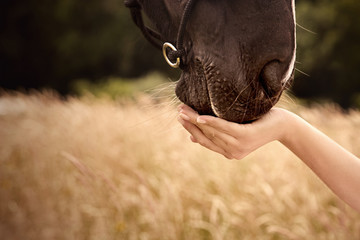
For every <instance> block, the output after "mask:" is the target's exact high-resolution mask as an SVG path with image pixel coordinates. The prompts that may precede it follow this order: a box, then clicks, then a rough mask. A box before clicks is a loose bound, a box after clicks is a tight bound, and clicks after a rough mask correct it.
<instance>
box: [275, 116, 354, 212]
mask: <svg viewBox="0 0 360 240" xmlns="http://www.w3.org/2000/svg"><path fill="white" fill-rule="evenodd" d="M288 117H289V118H291V119H290V120H289V121H287V123H286V126H285V128H287V129H288V130H289V131H287V132H286V134H285V135H284V136H283V138H282V139H280V141H281V142H282V143H283V144H284V145H285V146H286V147H287V148H289V149H290V150H291V151H292V152H293V153H294V154H296V155H297V156H298V157H299V158H300V159H301V160H302V161H303V162H304V163H305V164H307V165H308V166H309V167H310V168H311V169H312V170H313V171H314V172H315V173H316V174H317V175H318V176H319V177H320V179H321V180H322V181H324V182H325V183H326V184H327V185H328V187H329V188H330V189H332V190H333V191H334V193H336V194H337V195H338V196H339V197H340V198H342V199H343V200H344V201H345V202H347V203H348V204H349V205H350V206H352V207H353V208H355V209H357V210H358V211H360V160H359V159H358V158H357V157H356V156H354V155H353V154H351V153H350V152H348V151H347V150H345V149H344V148H342V147H341V146H340V145H339V144H337V143H336V142H334V141H333V140H331V139H330V138H329V137H327V136H326V135H325V134H323V133H321V132H320V131H318V130H317V129H315V128H314V127H312V126H311V125H310V124H308V123H307V122H305V121H304V120H303V119H301V118H300V117H298V116H296V115H293V114H290V115H289V116H288Z"/></svg>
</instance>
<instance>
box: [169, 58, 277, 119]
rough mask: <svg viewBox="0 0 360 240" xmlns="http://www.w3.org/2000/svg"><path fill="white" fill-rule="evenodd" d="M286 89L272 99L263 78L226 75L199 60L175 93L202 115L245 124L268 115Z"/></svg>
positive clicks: (179, 82)
mask: <svg viewBox="0 0 360 240" xmlns="http://www.w3.org/2000/svg"><path fill="white" fill-rule="evenodd" d="M235 79H236V80H235ZM283 90H284V89H283V88H282V89H280V90H279V91H278V92H277V93H276V94H274V95H273V96H272V97H269V95H268V94H267V92H266V91H265V89H264V87H263V84H262V83H261V81H260V79H254V80H249V79H246V78H245V79H244V78H240V77H239V76H236V77H235V76H224V74H221V71H220V70H219V68H218V67H216V66H215V65H214V64H211V63H210V64H203V63H202V62H201V61H199V60H197V61H196V62H195V64H193V65H191V67H189V69H188V71H185V72H183V74H182V75H181V77H180V80H179V81H178V84H177V86H176V90H175V92H176V95H177V96H178V98H179V99H180V101H182V102H183V103H185V104H187V105H188V106H190V107H192V108H193V109H194V110H196V111H197V112H198V113H199V114H206V115H212V116H217V117H220V118H223V119H225V120H228V121H232V122H238V123H245V122H251V121H254V120H256V119H258V118H260V117H261V116H262V115H264V114H265V113H267V112H268V111H269V110H270V109H271V108H272V107H273V106H274V105H275V104H276V103H277V101H278V100H279V98H280V96H281V93H282V91H283Z"/></svg>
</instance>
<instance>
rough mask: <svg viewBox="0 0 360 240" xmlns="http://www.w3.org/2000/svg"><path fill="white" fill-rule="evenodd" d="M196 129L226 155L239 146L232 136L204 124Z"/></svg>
mask: <svg viewBox="0 0 360 240" xmlns="http://www.w3.org/2000/svg"><path fill="white" fill-rule="evenodd" d="M198 127H199V129H200V130H201V131H202V133H203V134H204V135H205V136H206V137H207V138H208V139H210V140H211V141H212V142H213V143H214V144H215V145H217V146H219V147H220V148H222V149H224V150H225V151H226V152H228V153H231V152H233V151H234V150H235V149H236V148H237V147H238V145H239V141H238V140H237V139H236V138H235V137H233V136H232V135H229V134H227V133H224V132H222V131H219V130H218V129H216V128H213V127H211V126H208V125H205V124H200V125H198Z"/></svg>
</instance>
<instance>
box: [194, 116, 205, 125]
mask: <svg viewBox="0 0 360 240" xmlns="http://www.w3.org/2000/svg"><path fill="white" fill-rule="evenodd" d="M196 122H197V123H201V124H204V123H206V121H205V120H204V119H202V118H201V117H198V118H197V119H196Z"/></svg>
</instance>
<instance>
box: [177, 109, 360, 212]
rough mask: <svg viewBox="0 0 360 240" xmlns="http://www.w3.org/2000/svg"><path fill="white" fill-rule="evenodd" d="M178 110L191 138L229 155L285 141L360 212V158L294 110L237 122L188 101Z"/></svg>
mask: <svg viewBox="0 0 360 240" xmlns="http://www.w3.org/2000/svg"><path fill="white" fill-rule="evenodd" d="M178 110H179V117H178V120H179V122H180V123H181V124H182V126H183V127H184V128H185V129H186V130H187V131H188V132H189V133H190V139H191V141H193V142H194V143H199V144H200V145H202V146H204V147H206V148H208V149H210V150H212V151H215V152H217V153H220V154H222V155H224V156H225V157H226V158H228V159H242V158H244V157H245V156H247V155H248V154H249V153H251V152H253V151H254V150H256V149H257V148H259V147H261V146H263V145H265V144H267V143H269V142H272V141H279V142H281V143H282V144H283V145H284V146H285V147H287V148H288V149H290V150H291V151H292V152H293V153H294V154H296V155H297V156H298V157H299V158H300V159H301V160H302V161H303V162H304V163H305V164H306V165H307V166H309V167H310V168H311V169H312V170H313V171H314V173H315V174H317V175H318V176H319V178H320V179H321V180H322V181H323V182H324V183H325V184H326V185H327V186H328V187H329V188H330V189H331V190H332V191H333V192H334V193H335V194H336V195H338V196H339V197H340V198H341V199H343V200H344V201H345V202H346V203H347V204H349V205H350V206H351V207H353V208H354V209H356V210H357V211H358V212H360V159H359V158H358V157H356V156H355V155H353V154H352V153H350V152H349V151H347V150H346V149H344V148H343V147H341V146H340V145H339V144H337V143H336V142H334V141H333V140H332V139H330V138H329V137H328V136H326V135H325V134H323V133H322V132H320V131H319V130H317V129H316V128H314V127H313V126H312V125H310V124H309V123H307V122H306V121H305V120H303V119H302V118H300V117H299V116H297V115H295V114H294V113H291V112H289V111H287V110H285V109H281V108H273V109H271V110H270V111H269V112H268V113H267V114H266V115H264V116H263V117H262V118H260V119H259V120H257V121H254V122H252V123H250V124H237V123H233V122H228V121H225V120H223V119H220V118H217V117H212V116H205V115H201V116H200V115H199V114H198V113H197V112H195V111H194V110H193V109H191V108H190V107H188V106H186V105H184V104H182V105H180V106H179V108H178Z"/></svg>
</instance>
